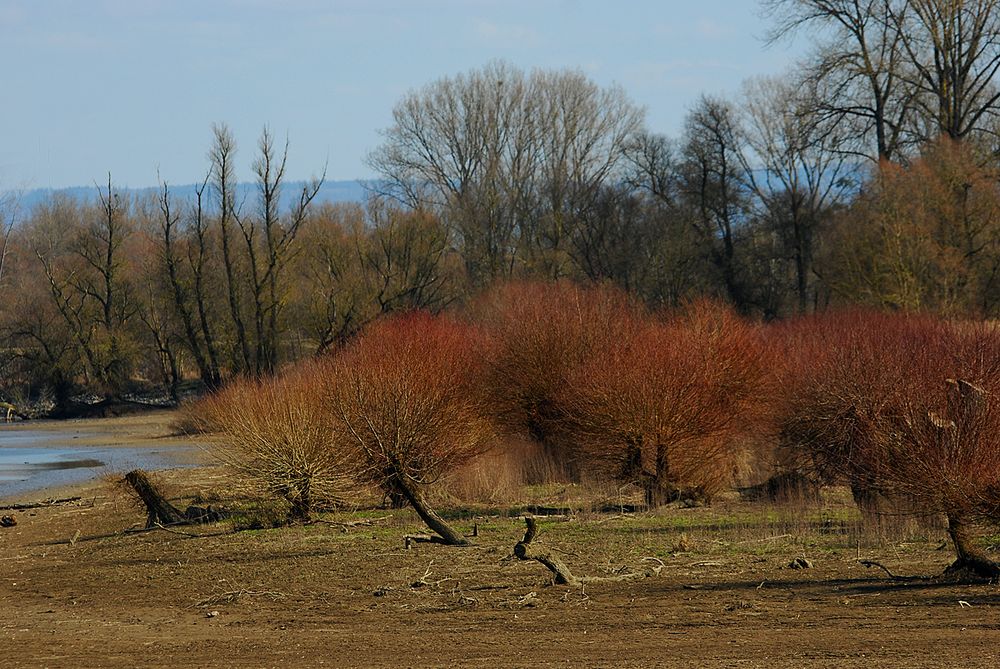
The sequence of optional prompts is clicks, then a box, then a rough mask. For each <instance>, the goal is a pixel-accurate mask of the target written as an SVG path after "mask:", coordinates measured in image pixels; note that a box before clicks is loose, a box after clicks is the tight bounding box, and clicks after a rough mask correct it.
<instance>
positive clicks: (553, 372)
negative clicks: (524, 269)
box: [472, 281, 645, 474]
mask: <svg viewBox="0 0 1000 669" xmlns="http://www.w3.org/2000/svg"><path fill="white" fill-rule="evenodd" d="M472 311H473V316H474V318H475V319H476V320H478V321H479V322H480V323H482V324H483V325H484V326H485V327H486V328H487V329H488V330H489V332H490V333H491V335H492V337H493V339H494V340H495V342H496V346H495V348H494V350H493V356H492V357H491V358H490V364H489V367H488V369H487V372H486V386H487V387H488V389H489V391H490V393H491V396H492V400H493V411H494V415H496V416H497V417H498V421H499V423H500V424H502V425H503V426H504V427H505V428H506V429H508V430H509V431H511V432H514V433H516V434H518V435H519V436H523V437H528V438H531V439H533V440H535V441H537V442H539V443H541V444H543V445H544V446H545V448H546V450H547V451H548V452H549V453H550V454H551V456H552V457H553V458H554V459H555V461H556V462H557V464H558V465H559V466H561V467H562V468H563V469H564V470H568V471H569V473H570V474H572V470H574V469H575V468H576V458H577V453H576V452H575V444H574V442H573V441H572V440H571V439H568V438H567V436H568V435H567V431H566V425H565V416H564V415H563V413H562V410H561V408H560V407H559V406H558V404H557V402H556V397H557V395H559V394H560V393H561V392H562V390H563V388H564V387H565V385H566V383H567V377H568V375H569V374H570V372H571V370H573V369H574V368H576V367H577V366H579V365H581V364H583V363H584V362H586V361H587V360H589V359H590V358H592V357H594V356H597V355H601V354H602V351H603V350H604V349H605V348H607V346H608V345H609V343H610V342H614V341H616V340H621V339H623V338H627V337H629V336H630V333H631V332H632V331H633V330H635V329H636V328H637V327H639V326H640V324H641V322H642V320H643V318H644V317H645V315H644V312H643V310H642V309H641V308H640V307H639V306H638V305H636V304H635V303H634V302H632V301H631V300H630V298H629V297H628V296H627V295H626V294H625V293H623V292H621V291H619V290H617V289H614V288H610V287H603V286H601V287H583V286H580V285H577V284H574V283H570V282H568V281H563V282H555V283H511V284H507V285H504V286H501V287H499V288H497V289H495V290H493V291H492V292H490V293H488V294H486V295H485V296H483V297H482V298H480V299H479V301H478V302H477V303H476V304H475V305H474V306H473V310H472Z"/></svg>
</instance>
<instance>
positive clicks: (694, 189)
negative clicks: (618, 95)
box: [678, 96, 753, 311]
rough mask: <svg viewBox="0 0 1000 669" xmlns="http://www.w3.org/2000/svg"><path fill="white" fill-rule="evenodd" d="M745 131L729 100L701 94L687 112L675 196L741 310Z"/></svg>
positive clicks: (745, 292) (744, 296)
mask: <svg viewBox="0 0 1000 669" xmlns="http://www.w3.org/2000/svg"><path fill="white" fill-rule="evenodd" d="M744 142H745V139H744V136H743V132H742V130H741V128H740V119H739V117H738V114H737V113H736V110H735V109H734V107H733V105H732V104H731V103H730V102H728V101H726V100H722V99H717V98H711V97H707V96H702V97H701V98H700V99H699V100H698V102H697V104H696V105H695V106H694V108H693V109H692V110H691V111H690V113H689V114H688V117H687V120H686V123H685V128H684V139H683V143H682V148H681V156H680V161H679V165H678V195H679V197H680V198H681V200H682V205H681V206H683V207H684V208H685V210H686V217H687V219H688V220H689V221H690V223H691V225H692V227H693V229H694V230H695V232H696V233H697V235H698V237H699V243H700V245H701V247H702V248H703V249H705V253H706V254H707V255H708V257H709V259H710V261H711V263H712V265H714V266H715V268H716V270H717V271H718V274H719V276H720V280H721V284H722V288H723V291H724V294H725V296H726V297H727V298H728V299H729V300H730V302H731V303H732V304H733V305H735V306H736V308H737V309H739V310H740V311H748V310H749V309H750V308H751V306H752V301H753V300H752V296H751V294H750V290H749V288H748V285H747V281H746V279H745V277H744V276H742V270H741V261H742V259H741V258H740V257H739V253H738V246H739V237H740V234H741V231H742V228H744V227H745V226H746V219H747V213H748V207H749V201H748V198H747V187H746V182H747V174H746V161H745V159H744V158H743V155H742V154H743V152H744V150H745V146H744Z"/></svg>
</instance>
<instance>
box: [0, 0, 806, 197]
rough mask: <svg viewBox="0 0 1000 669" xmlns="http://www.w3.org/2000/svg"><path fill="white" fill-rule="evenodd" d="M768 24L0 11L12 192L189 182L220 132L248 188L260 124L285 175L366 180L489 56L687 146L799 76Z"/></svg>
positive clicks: (351, 0)
mask: <svg viewBox="0 0 1000 669" xmlns="http://www.w3.org/2000/svg"><path fill="white" fill-rule="evenodd" d="M767 26H768V22H767V19H766V18H764V17H762V16H761V12H760V8H759V5H758V3H757V2H756V1H755V0H700V1H695V2H688V1H685V0H660V1H653V0H650V1H646V0H619V1H618V2H610V1H608V0H411V1H405V0H328V1H326V2H321V1H319V0H282V1H279V0H270V1H265V0H0V62H3V63H4V73H3V79H4V94H3V101H2V103H0V129H2V131H0V190H6V189H12V188H13V189H21V188H43V187H56V188H58V187H64V186H78V185H89V184H92V183H93V182H94V181H95V180H100V179H101V178H104V177H103V176H102V175H106V174H107V172H108V171H109V170H110V171H111V172H112V175H113V177H114V179H115V181H116V183H120V184H121V185H123V186H130V187H141V186H148V185H152V184H154V183H156V180H157V170H159V172H160V173H161V174H162V176H163V177H164V178H165V179H167V180H168V181H169V182H171V183H174V184H182V183H191V182H194V181H196V180H198V179H199V178H200V177H201V175H202V174H203V172H204V170H205V167H206V160H205V153H206V151H207V149H208V145H209V141H210V136H211V129H210V126H211V124H212V122H213V121H225V122H227V123H228V124H229V125H230V126H231V127H232V129H233V131H234V134H235V135H236V138H237V142H238V144H239V146H240V160H239V162H240V164H241V165H243V166H244V168H245V169H243V171H242V172H241V174H240V176H241V178H248V173H249V164H250V161H251V159H252V154H253V150H254V147H255V143H256V140H257V137H258V135H259V134H260V130H261V128H262V127H263V125H264V124H265V123H266V124H269V125H270V127H271V128H272V130H274V131H275V133H277V134H278V135H282V136H283V135H285V134H287V136H288V138H289V141H290V147H291V148H290V161H289V173H290V177H292V178H296V179H300V178H307V177H309V176H310V175H312V174H313V173H316V172H317V171H319V170H321V169H322V167H323V165H324V163H326V164H328V178H330V179H353V178H366V177H369V176H371V173H370V171H369V170H368V168H367V167H366V166H365V165H364V156H365V155H366V154H367V153H368V152H369V151H370V150H371V149H373V148H374V147H375V146H377V144H378V143H379V139H380V138H379V134H378V130H379V129H381V128H385V127H386V126H388V125H389V123H390V119H391V110H392V106H393V104H394V103H395V101H396V100H398V99H399V98H400V96H402V95H403V94H405V93H406V92H407V91H408V90H411V89H414V88H418V87H420V86H422V85H423V84H426V83H428V82H430V81H433V80H435V79H437V78H440V77H442V76H445V75H451V74H455V73H457V72H460V71H465V70H469V69H472V68H476V67H480V66H482V65H483V64H485V63H487V62H488V61H490V60H492V59H495V58H502V59H505V60H508V61H510V62H512V63H513V64H515V65H517V66H519V67H522V68H525V69H530V68H532V67H543V68H564V67H573V68H580V69H582V70H583V71H584V72H585V73H586V74H587V75H588V76H590V77H591V78H592V79H593V80H595V81H596V82H598V83H599V84H601V85H607V84H611V83H614V82H616V83H618V84H621V85H622V86H623V87H624V88H625V91H626V92H627V94H628V95H629V96H630V97H631V98H632V100H633V101H635V102H636V103H638V104H640V105H642V106H644V107H645V108H646V110H647V125H648V127H649V128H650V129H651V130H654V131H657V132H663V133H667V134H676V133H677V132H678V131H679V129H680V127H681V123H682V120H683V117H684V114H685V112H686V110H687V109H688V108H689V106H690V105H691V104H692V102H693V101H694V100H695V99H696V98H697V96H698V95H699V94H700V93H702V92H707V93H712V94H735V93H736V92H737V91H738V90H739V86H740V83H741V82H742V81H743V80H744V79H746V78H748V77H751V76H755V75H762V74H781V73H783V72H785V71H787V70H788V68H789V67H790V66H791V65H792V63H793V61H794V60H795V59H796V58H797V57H798V54H799V53H800V52H801V51H802V49H803V48H804V47H803V46H802V44H801V41H800V42H799V43H792V44H780V45H777V46H773V47H770V48H768V47H765V46H764V44H763V43H762V41H761V39H760V38H761V37H762V35H763V34H764V33H765V31H766V30H767Z"/></svg>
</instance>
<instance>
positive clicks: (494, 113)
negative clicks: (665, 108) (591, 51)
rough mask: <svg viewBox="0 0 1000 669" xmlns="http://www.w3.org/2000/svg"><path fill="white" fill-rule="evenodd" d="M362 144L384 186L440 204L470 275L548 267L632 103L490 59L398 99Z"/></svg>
mask: <svg viewBox="0 0 1000 669" xmlns="http://www.w3.org/2000/svg"><path fill="white" fill-rule="evenodd" d="M393 121H394V123H393V125H392V127H390V128H389V129H388V130H386V131H385V132H384V137H385V142H384V143H383V145H382V146H381V147H379V148H378V149H377V150H376V151H375V152H374V153H372V154H371V155H370V156H369V164H370V165H371V166H372V167H373V168H374V169H375V170H376V171H377V172H379V174H380V175H381V176H382V178H383V180H384V183H385V184H386V187H385V190H386V191H387V193H388V194H390V195H392V196H394V197H397V198H399V199H400V200H402V201H403V202H405V203H406V204H408V205H410V206H418V205H419V206H423V207H426V208H429V209H431V210H432V211H437V212H440V213H441V215H442V216H443V217H444V219H445V220H446V221H447V222H448V223H449V225H450V226H451V228H452V231H453V234H454V235H455V237H456V242H457V244H458V246H459V248H460V249H461V251H462V253H463V255H464V257H465V258H466V265H467V268H468V271H469V274H470V276H471V278H472V280H473V281H474V282H475V283H477V284H482V283H486V282H488V281H489V280H491V279H493V278H496V277H504V276H510V275H511V274H513V273H515V271H516V270H518V269H519V268H522V267H528V268H530V269H533V270H536V271H538V272H539V273H542V274H546V275H549V276H552V277H558V276H560V275H562V274H564V273H566V272H567V266H568V265H567V263H568V259H569V257H568V252H569V247H570V244H571V240H572V238H573V234H574V231H575V229H576V226H578V224H579V221H580V217H581V215H582V213H584V212H586V211H588V210H589V208H590V207H592V206H593V205H594V203H595V202H596V200H597V199H598V197H599V195H600V190H601V187H602V186H603V185H605V184H606V183H608V182H609V181H610V180H612V178H613V176H614V175H615V174H616V172H617V171H618V170H619V168H620V167H622V166H623V164H624V162H623V155H624V150H625V148H626V145H627V142H628V140H629V138H630V137H631V136H632V135H633V134H634V133H636V132H638V131H639V130H640V126H641V121H642V113H641V111H640V110H639V109H637V108H636V107H635V106H634V105H633V104H632V103H631V102H629V101H628V99H627V98H626V97H625V95H624V93H623V92H622V90H621V89H619V88H609V89H600V88H598V87H597V86H596V85H595V84H593V83H592V82H590V81H589V80H588V79H587V78H586V77H585V76H584V75H583V74H582V73H580V72H574V71H563V72H545V71H536V72H533V73H532V74H530V75H527V74H525V73H524V72H522V71H520V70H518V69H516V68H514V67H513V66H511V65H509V64H506V63H503V62H495V63H492V64H490V65H488V66H487V67H485V68H483V69H482V70H476V71H472V72H469V73H466V74H460V75H458V76H456V77H453V78H444V79H441V80H439V81H437V82H434V83H432V84H430V85H428V86H426V87H425V88H423V89H422V90H420V91H417V92H415V93H411V94H410V95H408V96H406V97H405V98H404V99H403V100H401V101H400V102H399V103H398V104H397V105H396V107H395V109H394V110H393Z"/></svg>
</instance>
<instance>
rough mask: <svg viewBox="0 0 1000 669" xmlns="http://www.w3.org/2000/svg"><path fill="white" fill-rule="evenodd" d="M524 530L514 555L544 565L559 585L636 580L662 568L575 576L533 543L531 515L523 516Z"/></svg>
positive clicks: (535, 525) (535, 529)
mask: <svg viewBox="0 0 1000 669" xmlns="http://www.w3.org/2000/svg"><path fill="white" fill-rule="evenodd" d="M524 524H525V526H526V527H525V532H524V538H523V539H521V541H519V542H518V543H517V544H516V545H515V546H514V555H515V556H516V557H517V559H519V560H534V561H535V562H539V563H541V564H543V565H544V566H545V568H546V569H548V570H549V571H550V572H552V575H553V578H554V580H555V582H556V583H557V584H559V585H571V586H579V585H585V584H587V583H616V582H617V583H620V582H622V581H638V580H641V579H644V578H648V577H650V576H656V575H658V574H659V573H660V570H661V569H663V563H662V562H659V561H658V560H657V562H659V564H658V565H657V566H656V567H652V568H650V569H646V570H644V571H639V572H629V573H627V574H618V575H616V576H576V575H575V574H574V573H573V572H572V571H571V570H570V568H569V566H568V565H567V564H566V563H565V562H563V561H562V559H561V558H559V556H557V555H555V554H554V553H553V552H552V551H551V550H547V549H545V548H543V547H540V546H539V545H538V544H535V543H533V542H534V540H535V537H536V536H537V535H538V522H537V520H536V519H535V518H534V517H532V516H525V517H524Z"/></svg>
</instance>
